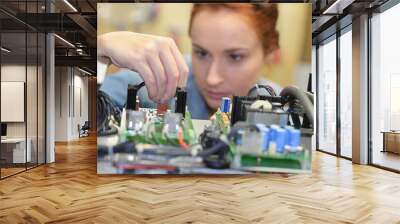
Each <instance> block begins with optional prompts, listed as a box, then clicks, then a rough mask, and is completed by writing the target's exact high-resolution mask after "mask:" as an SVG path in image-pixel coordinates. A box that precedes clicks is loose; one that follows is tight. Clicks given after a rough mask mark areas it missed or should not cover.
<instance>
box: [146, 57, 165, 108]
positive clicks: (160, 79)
mask: <svg viewBox="0 0 400 224" xmlns="http://www.w3.org/2000/svg"><path fill="white" fill-rule="evenodd" d="M147 62H148V63H149V65H150V69H151V71H152V73H153V76H154V77H155V78H156V84H157V88H156V96H155V97H154V99H153V100H154V101H156V102H157V103H158V102H161V101H163V99H164V95H165V94H164V93H165V91H166V88H167V75H166V74H165V69H164V66H163V64H162V63H161V61H160V58H159V57H154V56H149V57H147Z"/></svg>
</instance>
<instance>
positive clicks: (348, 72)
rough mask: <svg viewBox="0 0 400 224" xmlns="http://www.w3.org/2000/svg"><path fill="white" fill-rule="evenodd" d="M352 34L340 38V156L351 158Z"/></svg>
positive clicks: (348, 33)
mask: <svg viewBox="0 0 400 224" xmlns="http://www.w3.org/2000/svg"><path fill="white" fill-rule="evenodd" d="M351 48H352V33H351V31H349V32H347V33H345V34H343V35H342V36H341V37H340V127H341V133H340V135H341V136H340V144H341V146H340V154H341V155H343V156H345V157H349V158H351V157H352V148H351V141H352V138H351V136H352V125H351V124H352V96H353V94H352V49H351Z"/></svg>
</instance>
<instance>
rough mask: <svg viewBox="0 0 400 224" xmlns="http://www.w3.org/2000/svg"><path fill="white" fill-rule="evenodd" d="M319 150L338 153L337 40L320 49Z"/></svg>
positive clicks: (333, 39) (321, 46)
mask: <svg viewBox="0 0 400 224" xmlns="http://www.w3.org/2000/svg"><path fill="white" fill-rule="evenodd" d="M317 85H318V109H317V111H318V112H317V113H318V117H319V121H318V147H319V148H318V149H319V150H322V151H326V152H330V153H336V39H335V37H333V38H332V40H330V41H328V42H327V43H325V44H323V45H320V46H319V48H318V84H317Z"/></svg>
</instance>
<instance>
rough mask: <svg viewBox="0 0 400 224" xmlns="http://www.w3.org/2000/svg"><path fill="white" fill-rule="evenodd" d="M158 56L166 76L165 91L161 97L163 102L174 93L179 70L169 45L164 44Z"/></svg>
mask: <svg viewBox="0 0 400 224" xmlns="http://www.w3.org/2000/svg"><path fill="white" fill-rule="evenodd" d="M160 58H161V61H162V63H163V65H164V69H165V72H166V77H167V82H165V86H166V91H165V92H164V96H163V98H162V101H163V102H164V103H165V102H166V101H167V100H168V99H170V98H172V97H173V96H174V95H175V91H176V86H177V83H178V77H179V70H178V67H177V64H176V61H175V58H174V56H173V55H172V52H171V50H170V46H165V48H164V49H163V51H161V52H160Z"/></svg>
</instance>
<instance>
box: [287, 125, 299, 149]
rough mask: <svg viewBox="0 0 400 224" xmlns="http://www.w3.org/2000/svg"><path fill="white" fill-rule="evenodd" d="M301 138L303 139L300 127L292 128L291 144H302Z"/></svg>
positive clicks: (293, 145)
mask: <svg viewBox="0 0 400 224" xmlns="http://www.w3.org/2000/svg"><path fill="white" fill-rule="evenodd" d="M300 140H301V133H300V130H298V129H291V130H290V141H289V146H290V147H292V148H296V147H299V146H300Z"/></svg>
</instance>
